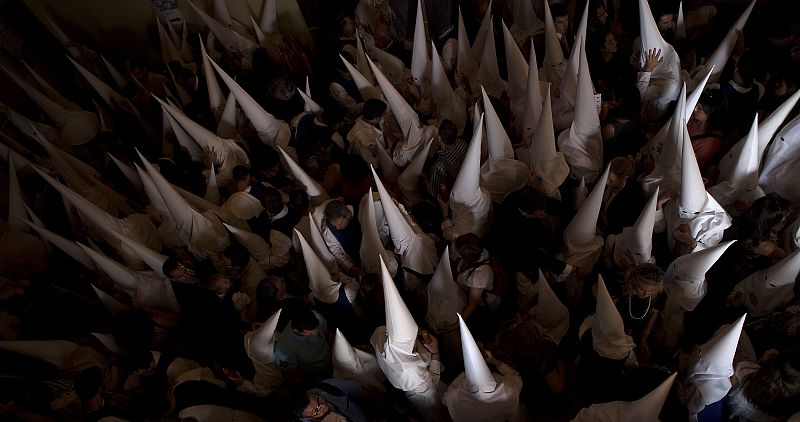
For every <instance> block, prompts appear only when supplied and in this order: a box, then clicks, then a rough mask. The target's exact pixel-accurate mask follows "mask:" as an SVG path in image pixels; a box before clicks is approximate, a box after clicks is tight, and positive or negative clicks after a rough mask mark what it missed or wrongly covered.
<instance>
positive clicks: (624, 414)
mask: <svg viewBox="0 0 800 422" xmlns="http://www.w3.org/2000/svg"><path fill="white" fill-rule="evenodd" d="M677 375H678V373H677V372H675V373H673V374H672V375H671V376H669V377H668V378H667V379H666V380H664V382H662V383H661V384H660V385H659V386H658V387H656V388H655V389H654V390H653V391H651V392H649V393H647V395H646V396H644V397H642V398H641V399H639V400H636V401H632V402H625V401H612V402H608V403H597V404H593V405H591V406H589V407H587V408H584V409H581V411H580V412H579V413H578V415H577V416H575V419H573V422H589V421H591V422H640V421H655V422H658V420H659V419H658V416H659V414H660V413H661V408H662V407H664V402H665V401H666V400H667V397H668V396H669V393H670V390H672V384H674V383H675V378H676V377H677Z"/></svg>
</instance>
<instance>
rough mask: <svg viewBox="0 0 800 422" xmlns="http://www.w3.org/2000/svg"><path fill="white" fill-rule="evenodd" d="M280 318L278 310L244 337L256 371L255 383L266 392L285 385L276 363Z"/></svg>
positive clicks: (248, 354)
mask: <svg viewBox="0 0 800 422" xmlns="http://www.w3.org/2000/svg"><path fill="white" fill-rule="evenodd" d="M280 317H281V309H278V311H277V312H275V313H274V314H273V315H272V316H271V317H269V318H268V319H267V320H266V321H264V323H262V324H261V325H260V326H259V327H258V328H256V329H255V330H253V331H250V332H249V333H247V334H245V335H244V350H245V352H246V353H247V356H248V357H250V360H251V361H253V365H254V366H255V369H256V374H255V377H254V378H253V383H254V384H256V385H257V386H259V387H262V388H264V389H266V390H272V389H274V388H275V387H278V386H279V385H281V384H282V383H283V374H282V372H281V368H280V367H278V365H277V364H276V363H275V340H276V337H277V336H276V333H275V329H276V328H277V327H278V320H279V319H280ZM278 334H279V333H278Z"/></svg>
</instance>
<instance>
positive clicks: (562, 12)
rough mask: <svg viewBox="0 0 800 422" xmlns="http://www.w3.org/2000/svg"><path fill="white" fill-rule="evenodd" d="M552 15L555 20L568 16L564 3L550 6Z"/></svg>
mask: <svg viewBox="0 0 800 422" xmlns="http://www.w3.org/2000/svg"><path fill="white" fill-rule="evenodd" d="M550 14H551V15H553V19H555V18H558V17H561V16H567V15H568V13H567V8H566V7H565V6H564V4H563V3H553V4H551V5H550Z"/></svg>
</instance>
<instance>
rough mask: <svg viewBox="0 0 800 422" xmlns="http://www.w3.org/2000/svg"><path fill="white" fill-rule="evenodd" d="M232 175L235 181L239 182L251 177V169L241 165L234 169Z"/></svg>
mask: <svg viewBox="0 0 800 422" xmlns="http://www.w3.org/2000/svg"><path fill="white" fill-rule="evenodd" d="M232 174H233V180H234V181H236V182H238V181H240V180H244V179H245V178H247V177H248V176H250V169H248V168H247V167H245V166H243V165H241V164H240V165H238V166H236V167H234V168H233V171H232Z"/></svg>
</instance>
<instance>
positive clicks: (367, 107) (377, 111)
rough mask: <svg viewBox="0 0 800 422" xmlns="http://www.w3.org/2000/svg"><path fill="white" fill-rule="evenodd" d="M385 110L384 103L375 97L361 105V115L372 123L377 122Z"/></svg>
mask: <svg viewBox="0 0 800 422" xmlns="http://www.w3.org/2000/svg"><path fill="white" fill-rule="evenodd" d="M385 112H386V103H385V102H383V101H381V100H378V99H375V98H371V99H369V100H367V101H364V105H363V106H362V107H361V117H362V118H363V119H364V121H366V122H368V123H372V124H378V122H380V120H381V118H382V117H383V113H385Z"/></svg>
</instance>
